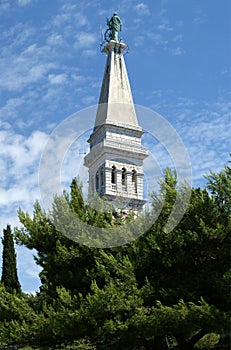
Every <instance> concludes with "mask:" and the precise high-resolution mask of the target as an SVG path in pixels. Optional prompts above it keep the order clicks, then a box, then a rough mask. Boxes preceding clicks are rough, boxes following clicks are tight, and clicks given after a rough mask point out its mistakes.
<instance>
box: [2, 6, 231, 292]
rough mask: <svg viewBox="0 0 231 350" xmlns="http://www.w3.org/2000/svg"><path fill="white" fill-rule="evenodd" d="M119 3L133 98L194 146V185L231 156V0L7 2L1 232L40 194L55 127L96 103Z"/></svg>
mask: <svg viewBox="0 0 231 350" xmlns="http://www.w3.org/2000/svg"><path fill="white" fill-rule="evenodd" d="M115 10H116V11H118V13H119V15H120V17H121V19H122V21H123V31H122V33H121V37H122V39H123V40H124V41H125V42H126V43H127V44H128V46H129V53H128V54H127V55H126V56H125V60H126V64H127V69H128V74H129V77H130V83H131V87H132V91H133V97H134V102H135V103H136V104H138V105H142V106H145V107H148V108H151V109H152V110H154V111H156V112H157V113H159V114H161V115H162V116H163V117H164V118H165V119H166V120H167V121H168V122H170V123H171V125H172V126H173V127H174V128H175V130H176V132H177V133H178V134H179V136H180V137H181V138H182V140H183V142H184V145H185V147H186V149H187V151H188V153H189V157H190V160H191V164H192V176H193V185H194V186H202V187H203V186H204V184H205V180H204V178H203V175H205V174H206V173H208V172H209V170H213V171H219V170H220V169H221V168H222V167H223V165H224V164H225V163H227V161H228V160H229V153H230V149H231V147H230V146H231V141H230V140H231V138H230V131H231V112H230V107H231V102H230V101H231V89H230V87H231V84H230V83H231V45H230V44H231V40H230V39H231V38H230V36H231V34H230V33H231V3H230V1H229V0H220V1H218V0H213V1H211V0H203V1H201V0H188V1H182V0H156V1H153V0H149V1H148V0H147V1H139V0H126V1H125V0H124V1H122V0H121V1H119V0H117V1H110V2H108V1H105V0H101V1H98V2H97V1H87V0H82V1H81V0H80V1H74V0H65V1H63V0H52V1H49V2H48V1H45V0H1V1H0V17H1V18H0V23H1V24H0V45H1V54H0V72H1V74H0V91H1V99H0V125H1V127H0V175H1V176H0V230H1V232H2V229H3V228H4V227H5V226H6V224H7V223H9V224H11V225H12V226H14V225H17V224H18V221H17V209H18V208H19V207H21V208H23V209H24V210H28V211H29V212H32V210H33V203H34V201H35V199H37V198H38V199H39V198H40V194H39V186H38V171H39V170H38V169H39V160H40V157H41V154H42V151H43V149H44V146H45V143H46V141H47V139H48V137H49V135H50V133H51V132H52V131H53V130H54V128H55V127H57V126H58V125H59V124H60V123H61V122H62V121H63V120H64V119H66V118H67V117H68V116H70V115H72V114H73V113H76V112H78V111H80V110H82V109H83V108H86V107H89V106H92V105H95V104H96V103H97V101H98V97H99V92H100V85H101V81H102V76H103V71H104V64H105V58H106V57H105V55H104V54H102V53H101V52H100V41H101V36H100V28H101V27H102V28H103V29H106V17H111V15H112V14H113V12H114V11H115ZM166 137H167V136H166ZM84 147H85V146H84V145H83V149H84ZM81 153H82V152H81V151H80V152H79V153H78V154H77V155H76V167H75V163H74V160H73V158H72V162H71V163H72V164H71V166H69V171H68V175H67V174H66V178H65V181H66V182H67V183H68V182H70V181H71V178H72V177H74V176H75V175H76V173H75V172H76V168H77V163H78V158H79V157H80V154H81ZM157 157H158V154H157ZM64 163H65V162H64ZM66 163H67V165H66V166H67V167H68V162H66ZM64 177H65V174H64ZM17 255H18V269H19V277H20V281H21V283H22V287H23V289H24V290H25V291H28V292H29V291H34V290H35V289H37V288H38V286H39V279H38V277H37V276H38V268H37V267H36V265H35V263H33V258H32V255H31V252H28V251H27V250H26V249H25V248H21V247H18V248H17ZM0 263H1V261H0Z"/></svg>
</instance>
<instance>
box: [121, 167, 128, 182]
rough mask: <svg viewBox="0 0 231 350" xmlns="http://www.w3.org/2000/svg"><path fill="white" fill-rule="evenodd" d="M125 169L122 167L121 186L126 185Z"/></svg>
mask: <svg viewBox="0 0 231 350" xmlns="http://www.w3.org/2000/svg"><path fill="white" fill-rule="evenodd" d="M126 172H127V170H126V169H125V168H122V186H126V185H127V174H126Z"/></svg>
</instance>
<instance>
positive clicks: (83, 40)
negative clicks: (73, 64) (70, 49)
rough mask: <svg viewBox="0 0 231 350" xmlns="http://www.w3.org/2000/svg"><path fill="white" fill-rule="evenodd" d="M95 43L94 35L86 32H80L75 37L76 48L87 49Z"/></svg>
mask: <svg viewBox="0 0 231 350" xmlns="http://www.w3.org/2000/svg"><path fill="white" fill-rule="evenodd" d="M96 41H97V38H96V35H95V34H93V33H88V32H80V33H78V34H77V35H76V42H75V47H76V48H89V47H91V46H93V45H94V44H95V43H96Z"/></svg>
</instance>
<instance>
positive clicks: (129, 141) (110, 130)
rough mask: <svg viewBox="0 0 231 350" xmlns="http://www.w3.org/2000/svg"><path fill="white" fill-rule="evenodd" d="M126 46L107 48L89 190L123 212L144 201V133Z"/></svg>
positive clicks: (88, 158)
mask: <svg viewBox="0 0 231 350" xmlns="http://www.w3.org/2000/svg"><path fill="white" fill-rule="evenodd" d="M126 47H127V45H126V44H125V43H123V42H118V41H116V40H110V41H109V42H108V43H107V45H106V46H105V47H104V49H103V52H105V53H106V54H107V62H106V67H105V72H104V77H103V82H102V87H101V93H100V98H99V104H98V109H97V114H96V120H95V125H94V130H93V133H92V134H91V136H90V138H89V140H88V142H89V143H90V152H89V153H88V154H87V155H86V156H85V158H84V165H85V166H87V167H88V168H89V190H90V192H93V193H94V192H97V193H98V195H99V196H100V197H104V198H107V200H109V201H112V202H114V203H116V202H118V199H120V203H121V205H122V207H123V209H126V210H131V209H132V210H139V209H141V208H142V206H143V205H144V203H145V200H144V198H143V176H144V174H143V160H144V159H145V158H146V157H147V156H148V152H147V150H146V149H145V148H144V147H143V146H142V145H141V137H142V135H143V131H142V129H141V127H140V126H139V124H138V121H137V117H136V112H135V108H134V103H133V98H132V93H131V88H130V84H129V80H128V75H127V71H126V66H125V62H124V57H123V53H124V50H125V49H126Z"/></svg>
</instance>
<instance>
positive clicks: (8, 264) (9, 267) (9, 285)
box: [1, 225, 21, 293]
mask: <svg viewBox="0 0 231 350" xmlns="http://www.w3.org/2000/svg"><path fill="white" fill-rule="evenodd" d="M2 244H3V253H2V261H3V263H2V278H1V282H2V283H3V284H4V286H5V288H6V290H7V291H8V292H9V293H13V292H14V291H15V292H16V293H20V292H21V286H20V283H19V280H18V274H17V264H16V253H15V248H14V239H13V234H12V232H11V227H10V225H7V227H6V229H4V230H3V238H2Z"/></svg>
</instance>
